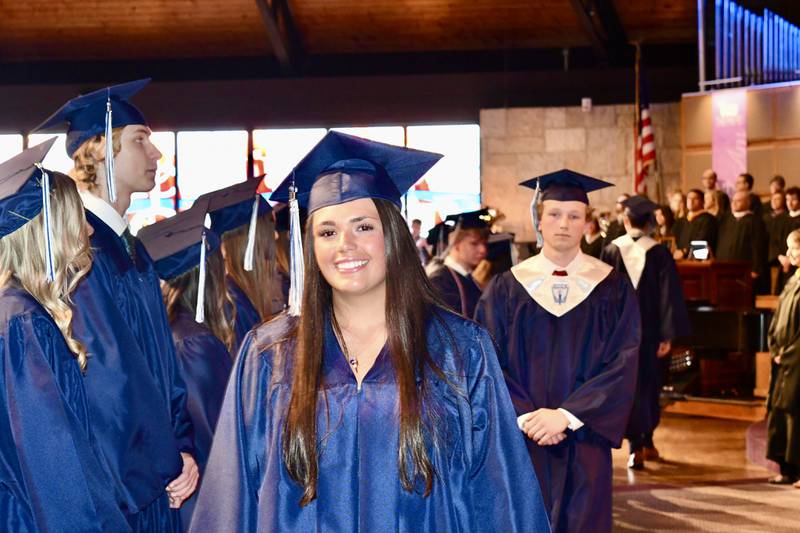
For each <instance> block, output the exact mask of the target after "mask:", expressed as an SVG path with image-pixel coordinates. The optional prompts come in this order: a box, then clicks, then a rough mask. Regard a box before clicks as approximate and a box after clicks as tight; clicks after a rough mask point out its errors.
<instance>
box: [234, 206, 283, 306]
mask: <svg viewBox="0 0 800 533" xmlns="http://www.w3.org/2000/svg"><path fill="white" fill-rule="evenodd" d="M257 224H258V225H257V226H256V243H255V251H254V254H253V257H254V258H255V260H254V261H253V270H252V271H251V272H247V271H246V270H245V269H244V252H245V248H247V233H248V231H249V229H250V225H249V224H245V225H243V226H239V227H238V228H236V229H234V230H231V231H228V232H226V233H225V234H224V235H223V236H222V251H223V254H224V256H225V270H226V272H227V273H228V275H229V276H230V277H231V278H233V281H234V282H236V284H237V285H238V286H239V287H240V288H241V289H242V291H244V293H245V295H246V296H247V298H248V299H249V300H250V301H251V302H252V303H253V305H254V306H255V308H256V311H258V316H259V317H261V320H267V319H269V318H271V317H272V315H273V312H272V302H273V301H274V300H280V299H281V298H282V296H281V289H280V284H279V283H278V277H277V262H278V260H277V255H276V248H277V245H276V243H275V225H274V224H273V223H272V215H271V214H269V213H267V214H265V215H260V216H259V217H258V222H257Z"/></svg>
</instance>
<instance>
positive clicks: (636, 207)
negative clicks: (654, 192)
mask: <svg viewBox="0 0 800 533" xmlns="http://www.w3.org/2000/svg"><path fill="white" fill-rule="evenodd" d="M622 206H623V207H625V208H626V209H628V210H629V211H630V213H631V215H633V216H635V217H644V216H647V215H649V214H652V213H653V212H654V211H655V210H656V209H658V204H656V203H654V202H652V201H650V199H649V198H647V197H646V196H639V195H636V196H631V197H630V198H628V199H627V200H625V201H624V202H622Z"/></svg>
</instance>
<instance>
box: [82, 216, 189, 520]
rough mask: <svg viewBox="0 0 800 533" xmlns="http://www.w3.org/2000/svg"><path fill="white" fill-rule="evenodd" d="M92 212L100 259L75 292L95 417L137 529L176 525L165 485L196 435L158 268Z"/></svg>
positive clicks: (95, 251) (95, 250) (105, 452)
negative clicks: (193, 430) (179, 369)
mask: <svg viewBox="0 0 800 533" xmlns="http://www.w3.org/2000/svg"><path fill="white" fill-rule="evenodd" d="M86 218H87V220H88V222H89V224H91V226H92V227H93V228H94V233H93V235H92V237H91V246H92V251H93V254H94V259H93V266H92V270H91V271H90V272H89V274H88V275H87V276H86V277H85V278H84V279H83V280H82V281H81V283H80V284H79V285H78V287H77V289H76V290H75V292H74V294H73V295H72V302H73V312H74V316H73V324H72V327H73V334H74V335H75V337H76V338H78V339H79V340H80V341H81V342H83V343H84V345H85V346H86V348H87V350H88V352H89V354H90V364H91V367H92V371H91V372H89V373H87V375H86V379H85V384H86V392H87V397H88V402H89V413H90V420H91V422H92V426H93V428H94V431H95V433H96V434H97V441H98V444H99V447H100V449H101V451H102V453H103V455H104V458H105V460H106V461H107V462H108V464H109V465H110V468H111V472H112V475H113V477H114V480H115V483H116V487H117V490H118V491H119V493H120V497H121V499H122V501H123V510H124V511H125V512H126V513H127V514H128V515H130V516H129V520H130V522H131V523H132V524H133V525H134V530H138V531H175V530H177V529H179V516H178V513H177V512H176V511H171V510H170V509H169V501H168V497H167V494H166V492H165V491H164V488H165V487H166V485H167V484H168V483H169V482H170V481H172V480H173V479H175V478H176V477H177V476H178V475H179V474H180V473H181V470H182V464H183V463H182V460H181V457H180V454H179V451H186V452H189V453H191V452H192V446H193V445H192V431H191V423H190V421H189V418H188V415H187V413H186V388H185V385H184V383H183V380H182V379H181V378H180V375H179V374H178V369H177V361H176V359H175V347H174V344H173V341H172V332H171V330H170V328H169V324H168V322H167V315H166V310H165V309H164V304H163V301H162V297H161V290H160V287H159V280H158V276H157V275H156V273H155V270H154V269H153V262H152V260H151V259H150V256H149V255H148V254H147V251H146V250H145V248H144V246H142V245H141V243H139V242H138V241H135V242H134V244H135V261H134V260H132V258H131V256H130V255H129V253H128V252H127V250H126V248H125V241H124V240H123V238H121V237H119V236H118V235H117V234H116V233H115V232H114V231H113V230H112V229H111V228H110V227H109V226H108V225H106V224H105V223H104V222H103V221H102V220H100V218H98V217H97V216H95V215H94V214H93V213H92V212H91V211H88V210H87V211H86Z"/></svg>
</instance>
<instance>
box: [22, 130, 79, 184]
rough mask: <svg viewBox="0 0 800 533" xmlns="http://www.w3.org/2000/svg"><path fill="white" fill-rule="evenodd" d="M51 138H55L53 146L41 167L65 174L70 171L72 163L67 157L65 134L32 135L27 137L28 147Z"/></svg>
mask: <svg viewBox="0 0 800 533" xmlns="http://www.w3.org/2000/svg"><path fill="white" fill-rule="evenodd" d="M53 137H56V142H55V143H54V144H53V147H52V148H50V151H49V152H48V153H47V156H45V158H44V161H43V162H42V165H43V166H44V168H47V169H50V170H55V171H56V172H61V173H62V174H67V173H69V171H70V170H72V166H73V162H72V158H70V157H69V156H68V155H67V147H66V142H67V135H66V133H59V134H57V135H53V134H52V133H34V134H32V135H28V146H29V147H30V146H36V145H37V144H42V143H43V142H45V141H46V140H48V139H51V138H53Z"/></svg>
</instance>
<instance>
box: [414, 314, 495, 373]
mask: <svg viewBox="0 0 800 533" xmlns="http://www.w3.org/2000/svg"><path fill="white" fill-rule="evenodd" d="M487 346H492V341H491V337H490V336H489V333H488V332H487V331H486V329H484V327H483V326H481V325H480V324H478V323H477V322H475V321H473V320H470V319H468V318H464V317H463V316H461V315H459V314H456V313H454V312H452V311H449V310H447V309H442V308H435V309H434V310H433V312H432V313H431V319H430V322H429V325H428V348H429V350H430V353H431V356H432V357H434V360H436V362H437V364H439V365H442V366H444V367H453V368H464V367H472V366H474V363H475V361H472V359H474V358H476V357H482V354H483V351H484V350H485V348H486V347H487Z"/></svg>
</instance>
